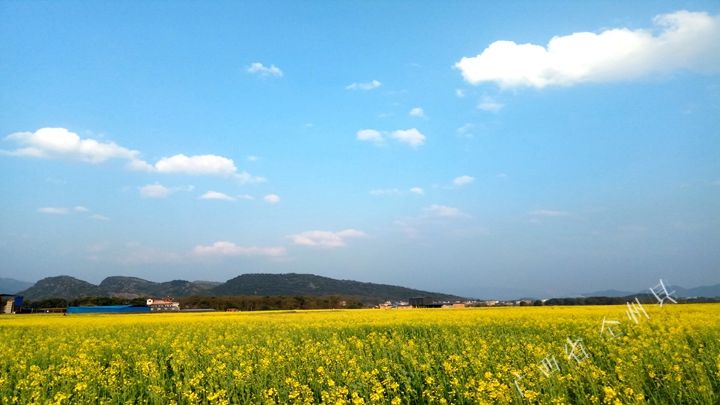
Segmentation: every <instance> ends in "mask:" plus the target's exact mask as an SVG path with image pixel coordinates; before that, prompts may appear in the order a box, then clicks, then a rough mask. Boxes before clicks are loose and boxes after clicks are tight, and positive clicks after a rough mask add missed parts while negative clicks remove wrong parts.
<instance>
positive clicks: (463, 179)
mask: <svg viewBox="0 0 720 405" xmlns="http://www.w3.org/2000/svg"><path fill="white" fill-rule="evenodd" d="M473 181H475V178H474V177H472V176H468V175H463V176H458V177H455V178H454V179H453V184H454V185H456V186H466V185H468V184H470V183H472V182H473Z"/></svg>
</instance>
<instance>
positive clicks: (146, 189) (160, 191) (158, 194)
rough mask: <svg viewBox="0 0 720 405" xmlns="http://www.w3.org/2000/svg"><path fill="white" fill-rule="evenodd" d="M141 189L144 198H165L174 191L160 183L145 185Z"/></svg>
mask: <svg viewBox="0 0 720 405" xmlns="http://www.w3.org/2000/svg"><path fill="white" fill-rule="evenodd" d="M139 190H140V195H141V196H142V197H143V198H165V197H167V196H169V195H170V193H172V189H170V188H168V187H165V186H163V185H162V184H158V183H155V184H147V185H144V186H142V187H140V188H139Z"/></svg>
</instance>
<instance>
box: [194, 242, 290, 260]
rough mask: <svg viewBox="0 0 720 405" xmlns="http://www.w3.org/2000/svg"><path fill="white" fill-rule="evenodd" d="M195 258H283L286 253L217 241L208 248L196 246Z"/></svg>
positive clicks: (273, 248)
mask: <svg viewBox="0 0 720 405" xmlns="http://www.w3.org/2000/svg"><path fill="white" fill-rule="evenodd" d="M193 253H194V254H195V255H197V256H264V257H280V256H285V255H286V254H287V251H286V249H285V248H284V247H255V246H249V247H246V246H239V245H236V244H235V243H233V242H227V241H217V242H215V243H213V244H212V245H209V246H203V245H197V246H195V248H194V249H193Z"/></svg>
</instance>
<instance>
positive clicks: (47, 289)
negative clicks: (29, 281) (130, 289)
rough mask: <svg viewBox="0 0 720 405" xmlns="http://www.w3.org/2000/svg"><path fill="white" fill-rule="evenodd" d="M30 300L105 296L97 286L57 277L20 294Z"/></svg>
mask: <svg viewBox="0 0 720 405" xmlns="http://www.w3.org/2000/svg"><path fill="white" fill-rule="evenodd" d="M20 294H22V295H24V296H25V299H28V300H42V299H47V298H65V299H74V298H82V297H99V296H103V295H104V294H103V292H102V290H100V288H99V287H98V286H96V285H95V284H90V283H88V282H87V281H83V280H79V279H77V278H75V277H70V276H57V277H47V278H44V279H42V280H40V281H38V282H37V283H35V285H34V286H32V287H30V288H28V289H27V290H25V291H22V292H20Z"/></svg>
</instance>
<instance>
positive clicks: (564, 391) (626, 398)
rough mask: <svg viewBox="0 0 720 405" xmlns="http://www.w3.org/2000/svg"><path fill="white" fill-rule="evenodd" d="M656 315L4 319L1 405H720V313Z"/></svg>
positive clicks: (404, 313)
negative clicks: (144, 404) (500, 404)
mask: <svg viewBox="0 0 720 405" xmlns="http://www.w3.org/2000/svg"><path fill="white" fill-rule="evenodd" d="M644 308H645V310H646V311H647V316H645V314H636V315H638V316H637V321H638V322H637V323H635V322H633V321H632V320H630V319H629V318H628V316H627V315H626V310H627V307H624V306H596V307H520V308H478V309H447V310H446V309H422V310H421V309H415V310H343V311H291V312H250V313H202V314H142V315H69V316H61V315H14V316H2V317H0V342H2V343H1V344H0V403H3V404H13V403H20V404H30V403H41V404H45V403H56V404H63V403H64V404H70V403H73V404H74V403H112V404H118V403H128V404H135V403H152V404H176V403H177V404H194V403H211V404H214V403H218V404H236V403H240V404H243V403H247V404H261V403H266V404H274V403H290V404H311V403H332V404H369V403H390V404H423V403H437V404H446V403H448V404H476V403H518V404H519V403H548V404H584V403H592V404H621V403H657V404H666V403H674V404H695V403H697V404H713V403H715V404H717V403H720V305H714V304H704V305H665V306H663V307H662V308H661V307H658V306H656V305H645V307H644ZM603 319H605V321H606V324H605V327H604V328H603V333H602V334H601V333H600V331H601V327H602V326H603V325H602V323H603ZM615 321H618V323H616V322H615ZM608 327H610V329H608Z"/></svg>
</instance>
